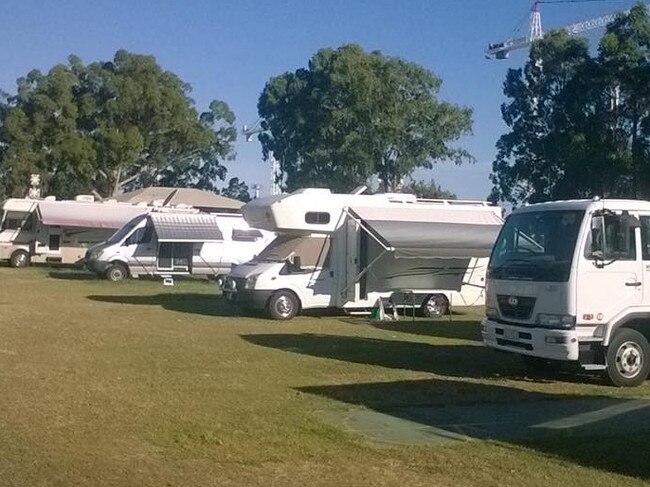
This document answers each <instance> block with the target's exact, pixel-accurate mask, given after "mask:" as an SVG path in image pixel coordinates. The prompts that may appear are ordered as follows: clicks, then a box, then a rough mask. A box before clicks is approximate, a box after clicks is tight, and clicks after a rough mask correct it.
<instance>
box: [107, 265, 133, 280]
mask: <svg viewBox="0 0 650 487" xmlns="http://www.w3.org/2000/svg"><path fill="white" fill-rule="evenodd" d="M128 275H129V271H128V270H127V269H126V266H125V265H124V264H120V263H119V262H115V263H114V264H111V265H110V266H109V268H108V269H107V270H106V279H108V280H109V281H113V282H118V281H122V280H124V279H126V278H127V277H128Z"/></svg>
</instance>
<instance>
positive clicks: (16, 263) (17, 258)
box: [9, 250, 29, 269]
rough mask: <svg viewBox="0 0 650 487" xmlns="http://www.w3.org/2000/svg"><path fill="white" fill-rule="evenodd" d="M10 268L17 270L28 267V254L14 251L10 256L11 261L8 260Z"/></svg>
mask: <svg viewBox="0 0 650 487" xmlns="http://www.w3.org/2000/svg"><path fill="white" fill-rule="evenodd" d="M9 263H10V264H11V267H15V268H16V269H19V268H21V267H27V266H29V254H28V253H27V252H26V251H25V250H16V251H15V252H14V253H13V254H11V259H9Z"/></svg>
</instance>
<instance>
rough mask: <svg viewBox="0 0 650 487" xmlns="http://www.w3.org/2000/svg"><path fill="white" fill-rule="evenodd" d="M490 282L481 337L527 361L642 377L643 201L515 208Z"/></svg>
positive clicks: (648, 238)
mask: <svg viewBox="0 0 650 487" xmlns="http://www.w3.org/2000/svg"><path fill="white" fill-rule="evenodd" d="M487 285H488V287H487V289H488V290H487V303H486V315H487V318H486V319H485V320H484V321H483V328H482V333H483V340H484V342H485V344H486V345H487V346H489V347H492V348H496V349H499V350H503V351H507V352H514V353H517V354H521V355H522V356H523V357H524V358H525V360H526V362H527V363H528V364H529V365H531V366H539V367H545V368H548V367H554V366H555V367H557V365H559V361H564V362H572V363H574V364H580V365H581V366H582V367H583V368H585V369H590V370H606V372H607V374H608V375H609V378H610V379H611V381H612V382H613V383H614V384H616V385H619V386H635V385H639V384H641V383H642V382H643V381H644V380H645V379H646V378H647V377H648V371H649V370H650V346H649V345H648V341H649V340H650V202H647V201H632V200H598V199H594V200H580V201H556V202H549V203H540V204H535V205H530V206H526V207H523V208H520V209H518V210H516V211H514V212H513V213H512V214H511V215H510V216H509V217H508V219H507V220H506V223H505V225H504V226H503V229H502V230H501V233H500V235H499V237H498V239H497V242H496V244H495V246H494V250H493V252H492V256H491V259H490V264H489V268H488V282H487Z"/></svg>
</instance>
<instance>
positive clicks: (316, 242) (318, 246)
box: [255, 236, 329, 267]
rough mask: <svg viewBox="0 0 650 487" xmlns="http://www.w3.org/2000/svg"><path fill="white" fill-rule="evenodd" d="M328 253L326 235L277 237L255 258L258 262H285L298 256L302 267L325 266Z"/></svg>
mask: <svg viewBox="0 0 650 487" xmlns="http://www.w3.org/2000/svg"><path fill="white" fill-rule="evenodd" d="M328 253H329V238H327V237H282V236H281V237H278V238H276V239H275V240H274V241H273V242H271V243H270V244H269V246H268V247H266V248H265V249H264V250H263V251H262V252H260V254H259V255H258V256H257V258H256V259H255V260H257V261H258V262H285V261H286V260H289V259H291V258H293V257H295V256H300V261H301V264H300V265H301V266H303V267H324V266H326V261H327V255H328Z"/></svg>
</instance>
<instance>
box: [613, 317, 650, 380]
mask: <svg viewBox="0 0 650 487" xmlns="http://www.w3.org/2000/svg"><path fill="white" fill-rule="evenodd" d="M649 372H650V344H648V340H647V339H646V337H644V336H643V335H642V334H641V333H639V332H638V331H636V330H632V329H631V328H622V329H620V330H618V331H617V332H616V334H615V335H614V338H613V339H612V341H611V343H610V344H609V347H608V348H607V375H608V376H609V380H610V381H611V383H612V384H614V385H615V386H619V387H634V386H638V385H641V384H642V383H643V382H644V381H645V380H646V379H647V378H648V373H649Z"/></svg>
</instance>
